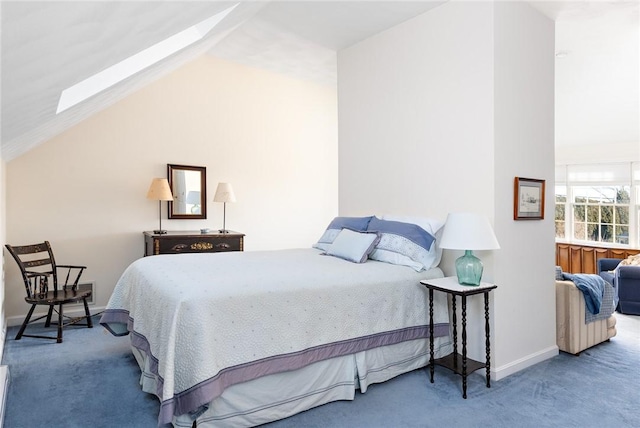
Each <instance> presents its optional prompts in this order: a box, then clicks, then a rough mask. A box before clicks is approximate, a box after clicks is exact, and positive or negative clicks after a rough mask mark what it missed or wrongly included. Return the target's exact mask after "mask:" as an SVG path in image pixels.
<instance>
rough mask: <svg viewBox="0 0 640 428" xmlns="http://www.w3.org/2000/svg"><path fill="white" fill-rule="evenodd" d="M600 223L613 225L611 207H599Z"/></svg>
mask: <svg viewBox="0 0 640 428" xmlns="http://www.w3.org/2000/svg"><path fill="white" fill-rule="evenodd" d="M600 222H601V223H613V205H602V206H601V207H600Z"/></svg>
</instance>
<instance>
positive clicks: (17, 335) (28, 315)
mask: <svg viewBox="0 0 640 428" xmlns="http://www.w3.org/2000/svg"><path fill="white" fill-rule="evenodd" d="M35 308H36V305H31V309H29V313H28V314H27V316H26V317H25V318H24V321H23V322H22V326H20V330H19V331H18V334H16V340H20V339H22V333H24V329H25V328H27V324H29V320H30V319H31V315H33V310H34V309H35Z"/></svg>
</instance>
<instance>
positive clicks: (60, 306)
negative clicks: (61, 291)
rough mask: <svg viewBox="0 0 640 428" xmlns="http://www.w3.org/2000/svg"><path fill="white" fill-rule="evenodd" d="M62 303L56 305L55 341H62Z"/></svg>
mask: <svg viewBox="0 0 640 428" xmlns="http://www.w3.org/2000/svg"><path fill="white" fill-rule="evenodd" d="M62 322H63V321H62V304H60V305H58V337H57V338H56V343H62Z"/></svg>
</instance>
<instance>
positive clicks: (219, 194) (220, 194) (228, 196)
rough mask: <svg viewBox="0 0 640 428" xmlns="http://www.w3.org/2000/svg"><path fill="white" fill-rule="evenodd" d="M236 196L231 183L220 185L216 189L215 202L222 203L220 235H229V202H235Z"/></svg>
mask: <svg viewBox="0 0 640 428" xmlns="http://www.w3.org/2000/svg"><path fill="white" fill-rule="evenodd" d="M235 201H236V195H235V194H234V193H233V188H232V187H231V184H229V183H218V188H217V189H216V194H215V196H214V197H213V202H222V203H223V204H224V205H223V208H222V229H220V233H229V231H228V230H227V227H226V226H227V224H226V220H227V202H235Z"/></svg>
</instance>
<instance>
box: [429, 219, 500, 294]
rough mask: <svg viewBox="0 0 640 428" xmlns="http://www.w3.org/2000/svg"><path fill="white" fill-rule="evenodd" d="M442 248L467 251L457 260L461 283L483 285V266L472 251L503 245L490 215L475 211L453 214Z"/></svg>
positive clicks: (441, 242)
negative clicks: (490, 222) (492, 225)
mask: <svg viewBox="0 0 640 428" xmlns="http://www.w3.org/2000/svg"><path fill="white" fill-rule="evenodd" d="M440 248H445V249H450V250H464V252H465V253H464V255H463V256H462V257H460V258H458V259H457V260H456V274H457V276H458V283H460V284H463V285H480V280H481V278H482V270H483V266H482V262H481V261H480V259H479V258H477V257H476V256H474V255H473V251H472V250H497V249H499V248H500V244H498V240H497V239H496V235H495V234H494V233H493V229H492V228H491V224H489V220H488V219H487V218H486V217H484V216H482V215H479V214H474V213H450V214H449V215H448V216H447V222H446V223H445V226H444V232H442V238H441V239H440Z"/></svg>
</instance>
